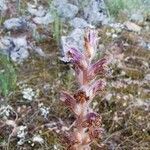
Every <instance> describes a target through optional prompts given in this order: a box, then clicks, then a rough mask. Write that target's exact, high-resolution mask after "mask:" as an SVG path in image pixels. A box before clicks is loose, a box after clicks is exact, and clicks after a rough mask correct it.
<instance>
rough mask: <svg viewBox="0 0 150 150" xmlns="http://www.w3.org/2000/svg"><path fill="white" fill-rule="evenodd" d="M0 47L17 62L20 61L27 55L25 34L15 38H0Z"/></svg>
mask: <svg viewBox="0 0 150 150" xmlns="http://www.w3.org/2000/svg"><path fill="white" fill-rule="evenodd" d="M0 49H2V52H3V53H5V54H7V55H9V56H10V57H11V59H12V60H13V61H14V62H17V63H21V62H22V61H24V60H25V59H27V58H28V56H29V52H28V50H27V49H28V46H27V41H26V36H23V37H17V38H14V37H4V38H2V39H1V40H0Z"/></svg>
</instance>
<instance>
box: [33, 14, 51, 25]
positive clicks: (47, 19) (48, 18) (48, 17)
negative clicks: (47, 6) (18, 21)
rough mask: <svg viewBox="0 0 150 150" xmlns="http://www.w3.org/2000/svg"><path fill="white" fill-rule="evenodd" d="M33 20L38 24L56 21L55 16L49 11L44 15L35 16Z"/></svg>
mask: <svg viewBox="0 0 150 150" xmlns="http://www.w3.org/2000/svg"><path fill="white" fill-rule="evenodd" d="M33 21H34V22H35V23H37V24H43V25H48V24H49V23H52V22H53V21H54V18H53V16H52V15H51V14H50V13H47V14H46V15H45V16H43V17H35V18H33Z"/></svg>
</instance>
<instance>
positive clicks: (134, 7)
mask: <svg viewBox="0 0 150 150" xmlns="http://www.w3.org/2000/svg"><path fill="white" fill-rule="evenodd" d="M105 3H106V7H107V9H108V13H109V15H110V16H112V17H115V18H117V17H118V15H119V14H120V12H128V15H131V14H132V13H134V12H137V11H138V12H143V13H146V12H148V10H149V9H148V7H147V5H146V3H148V2H147V1H145V2H143V1H141V0H105Z"/></svg>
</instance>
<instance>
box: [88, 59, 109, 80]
mask: <svg viewBox="0 0 150 150" xmlns="http://www.w3.org/2000/svg"><path fill="white" fill-rule="evenodd" d="M106 62H107V60H106V58H103V59H100V60H98V61H97V62H96V63H95V64H92V65H91V66H90V68H89V70H88V74H89V78H90V80H91V79H93V78H95V77H96V76H97V75H100V74H104V72H105V69H106V67H105V65H106Z"/></svg>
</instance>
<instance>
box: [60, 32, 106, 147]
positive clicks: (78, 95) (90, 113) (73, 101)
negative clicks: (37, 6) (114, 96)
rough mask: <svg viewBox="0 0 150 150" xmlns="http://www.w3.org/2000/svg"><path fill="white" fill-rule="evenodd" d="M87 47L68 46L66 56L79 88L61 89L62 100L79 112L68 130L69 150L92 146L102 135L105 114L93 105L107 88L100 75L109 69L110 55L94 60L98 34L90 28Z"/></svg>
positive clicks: (85, 41)
mask: <svg viewBox="0 0 150 150" xmlns="http://www.w3.org/2000/svg"><path fill="white" fill-rule="evenodd" d="M84 43H85V44H84V48H85V49H84V51H82V52H81V51H79V50H78V49H76V48H75V47H68V49H67V50H66V51H65V56H66V57H67V58H66V59H67V60H69V61H70V62H71V64H72V65H73V69H74V71H75V75H76V78H77V81H78V83H79V89H78V90H77V91H76V92H75V93H73V94H69V93H68V92H65V91H63V92H61V94H60V100H61V101H62V102H63V103H64V104H65V105H66V106H67V107H68V108H70V110H71V111H72V112H73V113H74V115H75V118H76V120H75V122H74V123H73V127H72V128H71V129H70V130H69V131H67V132H66V133H65V134H64V138H65V139H66V140H65V141H66V142H67V144H68V149H69V150H90V149H91V147H90V145H91V143H92V142H93V141H94V140H96V139H97V138H100V137H101V133H102V128H101V119H102V118H101V116H100V115H99V114H97V113H96V112H94V110H92V108H90V103H91V102H92V100H93V98H94V97H95V96H96V95H97V94H98V93H99V92H100V91H102V90H103V89H104V87H105V85H106V84H105V81H104V80H102V79H97V76H98V75H100V74H103V73H104V72H105V69H106V62H107V61H106V58H103V59H101V60H98V61H97V62H96V63H92V61H93V58H94V57H95V53H96V48H97V34H96V31H95V30H94V29H87V30H86V32H85V37H84Z"/></svg>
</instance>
